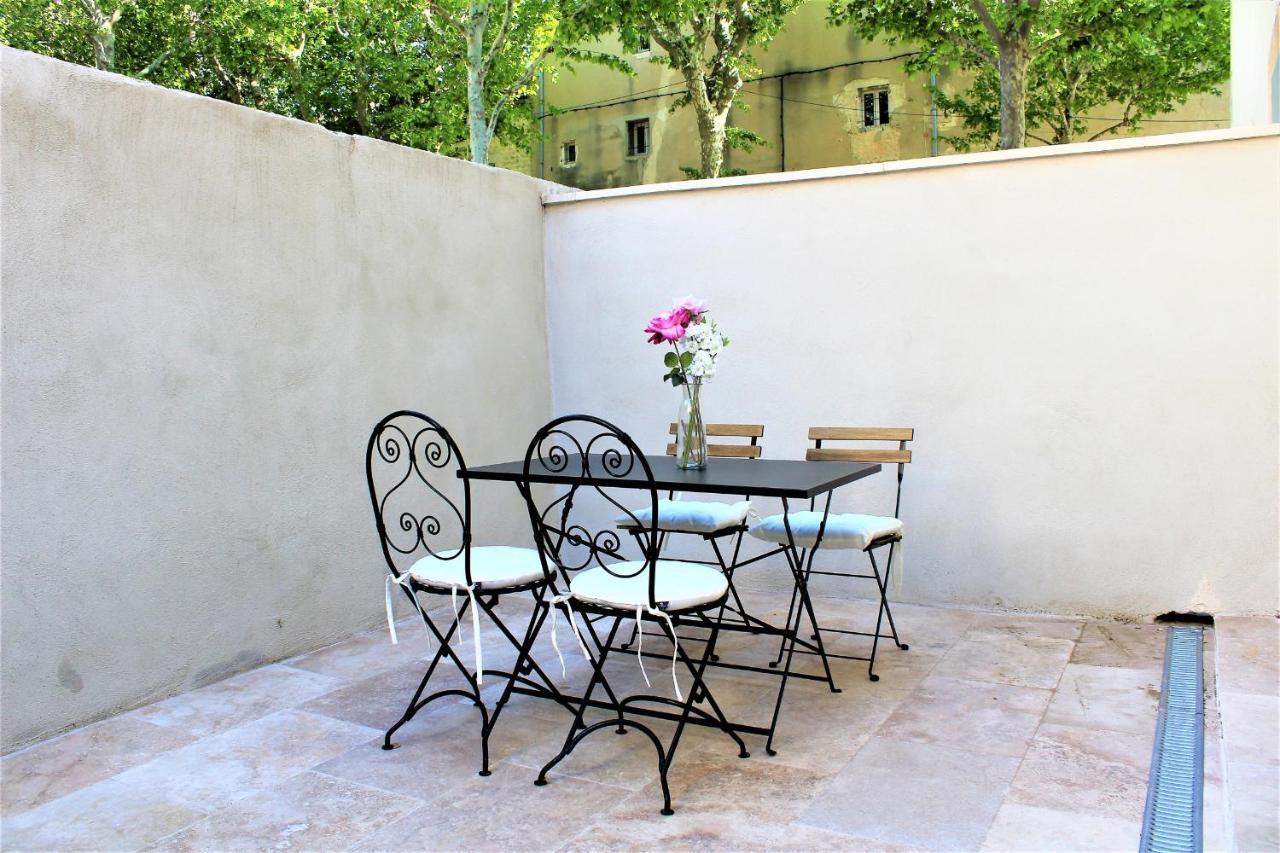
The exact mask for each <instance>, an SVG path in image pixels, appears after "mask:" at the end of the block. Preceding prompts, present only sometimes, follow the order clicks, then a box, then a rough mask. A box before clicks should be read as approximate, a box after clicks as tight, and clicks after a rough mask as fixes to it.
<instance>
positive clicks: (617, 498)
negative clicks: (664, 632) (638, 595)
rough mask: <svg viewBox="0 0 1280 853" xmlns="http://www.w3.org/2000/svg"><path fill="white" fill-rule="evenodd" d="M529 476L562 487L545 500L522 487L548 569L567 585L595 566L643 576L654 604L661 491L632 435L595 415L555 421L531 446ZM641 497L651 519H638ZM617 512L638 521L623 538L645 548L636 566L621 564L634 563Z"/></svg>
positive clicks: (621, 574) (618, 574)
mask: <svg viewBox="0 0 1280 853" xmlns="http://www.w3.org/2000/svg"><path fill="white" fill-rule="evenodd" d="M524 473H525V476H526V477H528V476H530V475H533V474H537V473H544V474H546V473H550V474H554V475H556V476H557V477H558V478H562V479H563V481H564V483H565V485H564V486H563V487H561V489H559V490H558V492H557V493H556V494H555V496H554V497H551V498H546V499H542V500H540V499H539V490H536V489H531V488H529V487H528V486H526V487H525V488H524V489H523V492H524V497H525V501H526V503H527V504H528V507H529V521H530V523H531V524H532V525H533V535H534V539H535V540H536V541H537V543H538V552H539V553H540V554H541V555H542V559H543V568H544V570H545V571H547V572H548V573H549V574H556V575H559V576H560V577H562V578H563V579H564V580H565V582H566V584H567V583H568V581H569V579H570V577H571V576H572V574H573V573H574V572H577V571H580V570H583V569H587V568H590V567H592V566H600V567H601V568H603V569H604V570H605V571H606V572H608V573H609V574H611V575H613V576H614V577H620V578H627V577H635V576H637V575H639V574H640V573H641V572H645V573H647V584H648V597H649V601H648V604H649V606H650V607H656V606H657V605H658V602H657V601H656V599H655V597H654V566H655V564H656V563H657V560H658V550H659V534H658V529H657V522H658V487H657V484H656V483H655V481H654V477H653V470H652V469H651V468H650V467H649V461H648V459H646V458H645V455H644V453H642V452H641V450H640V448H639V446H637V445H636V443H635V441H633V440H632V438H631V436H629V435H627V434H626V433H625V432H623V431H622V430H621V429H619V428H618V427H616V426H614V425H613V424H611V423H609V422H608V421H606V420H603V419H601V418H597V417H594V416H592V415H568V416H566V417H561V418H556V419H555V420H553V421H551V422H550V423H548V424H546V425H545V426H543V427H542V428H541V429H540V430H538V432H537V433H536V434H535V435H534V437H533V439H532V440H531V441H530V442H529V448H528V451H527V452H526V453H525V462H524ZM543 494H545V492H544V493H543ZM637 494H639V495H642V496H643V498H642V500H641V501H639V503H640V504H641V505H642V507H643V505H644V504H645V503H646V502H647V505H648V507H649V514H648V519H642V518H641V517H639V516H637V515H636V509H635V506H636V503H637V501H636V499H635V498H636V495H637ZM602 504H603V506H602ZM618 513H623V514H625V515H627V516H629V517H630V518H631V520H632V522H633V523H634V526H633V527H632V528H631V529H630V531H629V534H628V536H627V537H626V538H627V540H629V541H632V542H634V544H635V545H636V546H637V547H638V548H639V550H640V560H639V562H641V563H642V565H641V566H640V567H638V568H636V567H631V568H628V569H625V570H624V569H620V568H619V567H618V563H621V562H624V561H628V560H629V558H628V557H627V556H626V555H625V554H623V551H622V537H620V536H619V535H618V531H617V528H616V524H615V521H614V519H615V517H616V516H617V514H618Z"/></svg>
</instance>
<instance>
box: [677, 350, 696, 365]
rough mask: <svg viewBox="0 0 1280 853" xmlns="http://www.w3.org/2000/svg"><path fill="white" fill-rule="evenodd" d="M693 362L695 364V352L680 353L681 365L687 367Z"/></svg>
mask: <svg viewBox="0 0 1280 853" xmlns="http://www.w3.org/2000/svg"><path fill="white" fill-rule="evenodd" d="M691 364H693V353H691V352H682V353H680V366H681V367H683V368H686V369H687V368H688V367H689V365H691Z"/></svg>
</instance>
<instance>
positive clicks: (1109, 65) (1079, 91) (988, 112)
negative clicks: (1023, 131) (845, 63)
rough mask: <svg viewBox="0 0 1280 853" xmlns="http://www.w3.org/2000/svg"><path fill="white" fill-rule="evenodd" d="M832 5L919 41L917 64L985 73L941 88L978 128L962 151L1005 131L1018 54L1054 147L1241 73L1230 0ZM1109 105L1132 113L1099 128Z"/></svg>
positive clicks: (1027, 105)
mask: <svg viewBox="0 0 1280 853" xmlns="http://www.w3.org/2000/svg"><path fill="white" fill-rule="evenodd" d="M828 12H829V16H828V20H829V21H830V22H832V23H835V24H848V25H849V26H851V27H852V28H853V29H854V30H855V31H856V32H857V33H858V34H859V35H861V36H862V37H864V38H883V39H885V40H887V41H888V42H889V43H890V44H895V43H899V42H906V43H909V44H911V45H913V46H915V47H917V48H918V49H919V53H918V54H917V55H915V56H913V57H911V58H910V59H908V60H907V62H906V67H907V70H908V71H912V72H914V71H924V70H930V71H932V70H937V69H939V68H941V67H944V66H947V67H950V68H956V69H962V70H966V71H971V72H974V80H973V83H972V85H971V86H970V88H969V89H968V90H967V91H965V92H963V93H960V94H958V95H948V94H947V93H945V92H936V93H935V94H936V95H937V97H938V104H939V107H940V108H941V109H942V110H944V111H946V112H950V113H953V114H956V115H960V116H962V117H964V121H965V129H966V133H965V134H964V135H962V136H960V137H957V138H953V139H951V140H950V141H951V142H953V143H954V144H957V145H958V146H959V147H962V148H966V147H971V146H978V145H981V146H984V147H985V146H986V145H988V144H989V143H990V142H991V140H992V139H993V138H994V137H996V136H997V135H999V134H1000V133H1001V128H1002V118H1001V110H1000V107H1001V97H1002V93H1001V75H1002V73H1007V72H1008V68H1007V66H1009V65H1012V64H1013V63H1012V61H1011V57H1012V56H1014V55H1015V53H1017V52H1021V54H1020V55H1022V56H1025V58H1026V64H1025V73H1026V95H1025V100H1024V102H1023V103H1022V104H1021V105H1019V108H1020V109H1021V110H1022V111H1023V115H1024V116H1025V120H1026V125H1027V127H1028V128H1030V129H1032V130H1033V132H1032V133H1030V134H1029V135H1030V136H1032V137H1034V138H1037V139H1040V140H1041V141H1044V142H1055V143H1057V142H1069V141H1072V140H1073V139H1076V138H1079V137H1081V136H1082V135H1084V134H1085V133H1086V132H1089V133H1091V136H1089V138H1096V137H1098V136H1101V135H1103V134H1106V133H1114V132H1118V131H1120V130H1122V129H1126V128H1128V129H1134V128H1137V127H1138V126H1139V125H1140V123H1141V121H1142V120H1143V119H1144V118H1146V117H1149V116H1151V115H1153V114H1156V113H1160V112H1166V111H1168V110H1171V109H1173V108H1174V107H1175V106H1177V105H1179V104H1182V103H1185V102H1186V100H1187V98H1188V97H1190V96H1191V95H1192V94H1195V93H1197V92H1216V91H1217V89H1216V87H1217V85H1218V84H1219V83H1221V82H1223V81H1224V80H1225V79H1226V78H1227V75H1228V73H1229V65H1230V61H1229V51H1230V33H1229V13H1230V10H1229V3H1228V0H1045V2H1043V3H1042V2H1041V0H1009V2H999V0H831V2H830V6H829V8H828ZM1002 59H1003V60H1004V63H1003V64H1002ZM1103 105H1118V106H1115V107H1114V108H1115V110H1117V112H1119V113H1120V115H1118V116H1117V120H1116V121H1114V122H1110V123H1108V124H1106V125H1099V124H1097V123H1094V125H1093V126H1091V127H1090V126H1089V125H1088V124H1087V123H1086V122H1085V121H1084V120H1083V118H1082V116H1083V115H1084V114H1085V113H1086V112H1087V111H1089V110H1091V109H1095V108H1097V107H1100V106H1103ZM1037 127H1045V128H1048V129H1049V133H1048V134H1047V135H1037V134H1036V133H1034V129H1035V128H1037Z"/></svg>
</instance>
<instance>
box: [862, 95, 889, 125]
mask: <svg viewBox="0 0 1280 853" xmlns="http://www.w3.org/2000/svg"><path fill="white" fill-rule="evenodd" d="M861 94H862V126H863V127H882V126H884V125H887V124H888V123H889V87H888V86H877V87H875V88H874V89H862V90H861Z"/></svg>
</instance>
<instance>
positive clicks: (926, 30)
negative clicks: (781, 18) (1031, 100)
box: [829, 0, 1110, 148]
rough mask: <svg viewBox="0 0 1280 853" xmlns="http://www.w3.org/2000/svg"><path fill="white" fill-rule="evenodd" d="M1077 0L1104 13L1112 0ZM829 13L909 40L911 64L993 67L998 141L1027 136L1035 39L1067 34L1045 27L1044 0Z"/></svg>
mask: <svg viewBox="0 0 1280 853" xmlns="http://www.w3.org/2000/svg"><path fill="white" fill-rule="evenodd" d="M1061 3H1075V4H1077V5H1080V6H1082V7H1083V6H1091V7H1093V12H1094V14H1095V15H1096V14H1102V13H1104V12H1105V8H1106V7H1107V6H1109V5H1110V3H1109V2H1108V0H1050V2H1049V4H1048V6H1049V7H1053V6H1057V5H1059V4H1061ZM829 12H830V14H829V20H830V21H831V22H832V23H848V24H850V25H851V26H852V27H853V28H854V29H855V30H856V31H857V32H858V33H859V34H860V35H862V36H863V37H864V38H875V37H876V36H879V35H881V34H883V35H885V36H886V37H887V38H888V41H889V42H890V43H891V44H892V43H895V42H897V41H909V42H912V43H914V44H916V45H918V46H919V48H920V53H919V54H918V55H917V56H915V57H913V58H912V59H911V60H910V61H909V62H908V67H909V68H912V69H920V68H928V67H937V66H939V65H942V64H957V65H959V66H960V67H962V68H967V69H974V68H981V67H989V68H993V69H994V70H995V71H996V73H997V78H996V79H997V80H998V81H999V91H1000V147H1001V148H1021V147H1022V146H1023V145H1025V144H1026V99H1027V66H1028V65H1029V64H1030V62H1031V57H1032V54H1033V53H1034V51H1035V43H1036V42H1037V41H1040V42H1046V41H1049V40H1051V39H1054V38H1059V37H1061V35H1062V34H1060V33H1055V32H1053V31H1052V30H1049V29H1046V27H1045V24H1046V21H1045V15H1044V14H1043V11H1042V4H1041V0H831V5H830V7H829Z"/></svg>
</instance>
